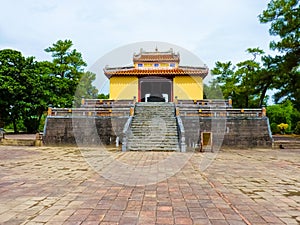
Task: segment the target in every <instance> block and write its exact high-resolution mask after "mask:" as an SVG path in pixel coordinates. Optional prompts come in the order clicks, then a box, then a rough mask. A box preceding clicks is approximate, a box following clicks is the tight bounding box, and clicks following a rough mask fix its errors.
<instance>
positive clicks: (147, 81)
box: [139, 77, 173, 102]
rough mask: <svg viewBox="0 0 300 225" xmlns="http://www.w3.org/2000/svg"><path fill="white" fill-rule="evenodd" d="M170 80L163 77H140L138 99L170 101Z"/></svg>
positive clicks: (143, 100) (171, 96) (142, 100)
mask: <svg viewBox="0 0 300 225" xmlns="http://www.w3.org/2000/svg"><path fill="white" fill-rule="evenodd" d="M172 86H173V85H172V80H171V79H167V78H163V77H151V78H148V77H147V78H140V82H139V101H141V102H170V101H172V99H173V95H172Z"/></svg>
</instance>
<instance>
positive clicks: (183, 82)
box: [173, 76, 203, 100]
mask: <svg viewBox="0 0 300 225" xmlns="http://www.w3.org/2000/svg"><path fill="white" fill-rule="evenodd" d="M173 96H174V98H175V96H177V98H178V99H190V100H202V99H203V80H202V78H201V77H199V76H175V77H174V79H173Z"/></svg>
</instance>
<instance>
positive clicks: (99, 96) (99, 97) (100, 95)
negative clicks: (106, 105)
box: [97, 93, 109, 99]
mask: <svg viewBox="0 0 300 225" xmlns="http://www.w3.org/2000/svg"><path fill="white" fill-rule="evenodd" d="M97 98H98V99H109V94H107V95H106V94H103V93H101V94H99V95H98V96H97Z"/></svg>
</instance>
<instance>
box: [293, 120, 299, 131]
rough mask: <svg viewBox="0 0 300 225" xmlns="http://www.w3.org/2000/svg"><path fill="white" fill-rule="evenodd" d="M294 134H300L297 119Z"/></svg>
mask: <svg viewBox="0 0 300 225" xmlns="http://www.w3.org/2000/svg"><path fill="white" fill-rule="evenodd" d="M294 134H300V121H298V122H297V124H296V127H295V130H294Z"/></svg>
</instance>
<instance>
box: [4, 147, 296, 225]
mask: <svg viewBox="0 0 300 225" xmlns="http://www.w3.org/2000/svg"><path fill="white" fill-rule="evenodd" d="M86 150H87V151H88V152H91V151H92V150H93V149H86ZM107 150H108V151H107V153H108V155H109V156H110V157H112V158H114V159H115V160H117V161H118V162H121V163H122V165H125V166H126V165H127V166H130V167H133V169H134V168H135V169H136V170H137V171H141V170H143V169H146V166H147V165H156V164H157V163H159V162H161V161H163V160H164V159H165V158H166V157H169V156H170V155H171V154H176V155H179V156H186V155H188V154H190V153H178V152H175V153H174V152H173V153H170V152H121V151H115V149H113V148H110V149H107ZM214 157H216V158H215V159H214ZM205 158H206V159H211V161H210V162H209V164H207V166H208V167H207V169H206V170H201V165H202V162H203V160H204V159H205ZM93 159H94V160H96V161H97V160H100V158H99V159H98V158H97V157H94V158H93ZM0 161H1V163H0V224H26V225H34V224H47V225H51V224H52V225H53V224H55V225H57V224H66V225H67V224H69V225H70V224H81V225H87V224H93V225H94V224H123V225H125V224H131V225H132V224H157V225H159V224H184V225H188V224H233V225H234V224H236V225H238V224H255V225H256V224H275V225H276V224H277V225H279V224H299V222H300V173H299V169H300V149H290V150H271V149H268V150H262V149H256V151H255V152H254V151H252V150H241V149H238V150H230V149H227V150H222V151H220V152H219V153H218V154H216V155H214V154H213V153H209V152H207V153H194V154H191V155H190V158H189V159H188V160H187V162H186V163H185V164H184V165H183V168H182V169H180V170H178V171H176V172H175V173H174V174H173V175H172V176H167V177H168V178H167V177H166V179H163V180H161V181H159V182H157V183H152V184H148V185H132V186H128V185H126V184H124V183H121V182H119V183H115V182H113V181H112V180H111V179H110V177H108V176H106V178H104V174H101V173H100V172H99V171H98V172H96V171H95V170H94V169H93V168H92V167H91V166H90V165H89V164H88V161H89V159H88V158H87V155H86V157H85V158H84V157H83V156H82V154H81V152H80V151H79V149H78V148H71V147H70V148H62V147H39V148H37V147H8V146H0ZM100 161H101V160H100ZM176 163H178V162H176V161H170V162H168V163H167V164H165V166H161V167H159V170H160V173H161V174H168V172H169V171H170V168H172V167H173V166H174V165H173V164H176ZM115 171H116V172H119V173H116V174H115V175H119V174H120V173H121V172H124V171H120V170H118V168H115ZM125 172H126V171H125ZM130 175H131V179H132V180H134V179H137V180H138V179H140V177H139V176H137V174H136V173H132V174H130Z"/></svg>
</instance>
